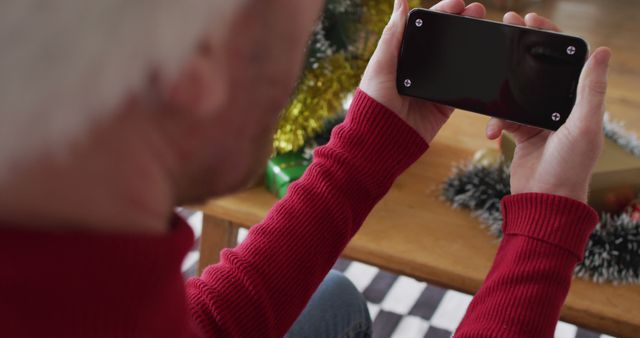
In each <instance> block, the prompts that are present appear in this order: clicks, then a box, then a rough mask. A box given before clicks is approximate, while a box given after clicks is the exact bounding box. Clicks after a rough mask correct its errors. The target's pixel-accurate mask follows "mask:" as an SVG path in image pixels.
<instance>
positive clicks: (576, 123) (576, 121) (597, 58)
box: [567, 47, 611, 129]
mask: <svg viewBox="0 0 640 338" xmlns="http://www.w3.org/2000/svg"><path fill="white" fill-rule="evenodd" d="M610 59H611V50H610V49H609V48H606V47H601V48H598V49H596V51H595V52H593V54H591V57H589V60H587V63H586V64H585V66H584V68H583V69H582V74H581V75H580V80H579V82H578V96H577V98H576V104H575V106H574V108H573V111H572V112H571V115H569V119H568V120H567V124H568V125H569V126H572V127H574V128H577V129H584V128H587V129H589V128H592V127H594V128H597V129H602V119H603V117H604V99H605V94H606V92H607V74H608V70H609V60H610Z"/></svg>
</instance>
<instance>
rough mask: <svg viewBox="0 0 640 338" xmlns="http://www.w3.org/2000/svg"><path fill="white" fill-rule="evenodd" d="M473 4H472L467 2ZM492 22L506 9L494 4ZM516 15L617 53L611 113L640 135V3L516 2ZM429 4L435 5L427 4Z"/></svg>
mask: <svg viewBox="0 0 640 338" xmlns="http://www.w3.org/2000/svg"><path fill="white" fill-rule="evenodd" d="M466 2H467V3H470V2H471V1H470V0H466ZM479 2H482V3H484V4H485V5H486V7H487V8H488V13H487V16H488V19H491V20H496V21H501V20H502V15H503V13H504V12H505V9H498V8H496V7H495V6H492V5H491V4H492V3H493V1H491V0H484V1H479ZM511 2H513V3H515V4H516V5H515V7H514V8H513V9H514V10H515V11H516V12H518V13H520V14H522V15H524V14H526V13H529V12H536V13H538V14H540V15H543V16H546V17H548V18H550V19H552V20H553V21H554V22H555V23H556V24H558V26H560V27H561V28H562V30H563V31H564V32H565V33H568V34H572V35H578V36H581V37H582V38H584V39H586V40H587V41H588V42H589V44H590V46H591V48H592V50H593V49H595V48H597V47H599V46H607V47H610V48H611V49H612V50H613V59H612V61H611V69H610V74H609V91H608V95H607V110H608V111H610V112H611V113H612V115H613V116H614V117H616V118H619V119H622V120H624V121H626V122H627V124H628V126H629V127H631V129H635V130H636V131H637V132H640V1H638V0H539V1H531V0H512V1H511ZM426 3H427V4H430V3H435V1H426Z"/></svg>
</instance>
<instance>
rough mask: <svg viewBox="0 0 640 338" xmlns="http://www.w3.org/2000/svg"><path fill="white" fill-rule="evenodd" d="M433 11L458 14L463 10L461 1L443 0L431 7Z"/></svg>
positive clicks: (463, 6)
mask: <svg viewBox="0 0 640 338" xmlns="http://www.w3.org/2000/svg"><path fill="white" fill-rule="evenodd" d="M431 9H432V10H434V11H439V12H447V13H452V14H460V13H462V11H464V9H465V4H464V1H463V0H443V1H440V2H438V3H437V4H435V5H433V7H431Z"/></svg>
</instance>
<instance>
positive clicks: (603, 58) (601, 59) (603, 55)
mask: <svg viewBox="0 0 640 338" xmlns="http://www.w3.org/2000/svg"><path fill="white" fill-rule="evenodd" d="M610 60H611V50H610V49H609V48H603V49H600V50H599V51H598V53H597V54H596V61H597V62H598V63H600V64H601V65H603V66H606V67H608V66H609V61H610Z"/></svg>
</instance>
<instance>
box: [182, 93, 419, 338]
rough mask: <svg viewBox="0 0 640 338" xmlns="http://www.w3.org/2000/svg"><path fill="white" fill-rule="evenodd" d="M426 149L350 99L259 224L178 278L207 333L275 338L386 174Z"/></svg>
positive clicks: (392, 118)
mask: <svg viewBox="0 0 640 338" xmlns="http://www.w3.org/2000/svg"><path fill="white" fill-rule="evenodd" d="M426 149H427V144H426V143H425V141H424V140H423V139H422V138H421V137H420V136H419V135H418V134H417V133H416V132H415V131H414V130H413V129H412V128H411V127H410V126H408V125H407V124H406V123H404V122H403V121H402V120H401V119H400V118H399V117H398V116H397V115H396V114H394V113H393V112H391V111H389V110H388V109H387V108H385V107H384V106H382V105H381V104H379V103H377V102H376V101H374V100H373V99H371V98H369V97H368V96H367V95H366V94H365V93H364V92H362V91H358V92H356V94H355V97H354V101H353V103H352V105H351V108H350V110H349V113H348V115H347V118H346V120H345V122H344V123H343V124H341V125H340V126H338V127H336V128H335V130H334V131H333V134H332V137H331V141H330V142H329V144H328V145H327V146H325V147H322V148H319V149H318V150H317V151H316V152H315V156H314V160H313V163H312V164H311V166H310V167H309V168H308V169H307V171H306V173H305V175H304V176H303V177H302V178H301V179H300V180H298V181H297V182H295V183H294V184H292V185H291V186H290V188H289V192H288V193H287V195H286V197H285V198H284V199H282V200H281V201H280V202H279V203H277V204H276V205H275V206H274V207H273V209H272V210H271V211H270V212H269V214H268V215H267V217H266V218H265V219H264V221H263V222H262V223H260V224H258V225H256V226H254V227H253V228H252V229H251V231H250V232H249V235H248V236H247V238H246V240H245V241H244V242H243V243H242V244H241V245H240V246H238V247H237V248H235V249H230V250H224V251H223V252H222V255H221V262H220V263H219V264H216V265H212V266H210V267H208V268H207V269H206V270H205V271H204V273H203V274H202V276H201V278H192V279H190V280H189V281H188V282H187V297H188V302H189V306H190V309H191V313H192V316H193V318H194V322H195V324H196V326H198V328H199V329H200V330H202V331H203V333H204V334H205V335H206V336H208V337H209V336H224V337H282V336H283V335H284V334H285V333H286V332H287V330H288V329H289V327H290V326H291V325H292V324H293V322H294V321H295V320H296V318H297V317H298V315H299V314H300V313H301V312H302V310H303V309H304V307H305V305H306V303H307V301H308V300H309V298H310V297H311V295H312V294H313V292H314V291H315V289H316V288H317V287H318V285H319V284H320V282H321V281H322V280H323V278H324V276H325V275H326V274H327V273H328V271H329V270H330V269H331V267H332V265H333V264H334V262H335V261H336V259H337V258H338V256H339V255H340V253H341V252H342V250H343V249H344V247H345V246H346V244H347V242H348V241H349V240H350V239H351V237H352V236H353V235H354V234H355V233H356V231H357V230H358V229H359V227H360V225H361V224H362V222H363V221H364V219H365V218H366V216H367V215H368V213H369V212H370V210H371V209H372V208H373V206H374V205H375V204H376V203H377V202H378V200H379V199H380V198H382V196H384V194H385V193H386V192H387V191H388V189H389V188H390V187H391V184H392V183H393V181H394V180H395V178H396V177H397V176H398V175H399V174H400V173H401V172H403V171H404V170H405V169H406V168H407V167H408V166H409V165H411V164H412V163H413V162H414V161H415V160H417V159H418V158H419V157H420V155H421V154H423V153H424V152H425V150H426Z"/></svg>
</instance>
